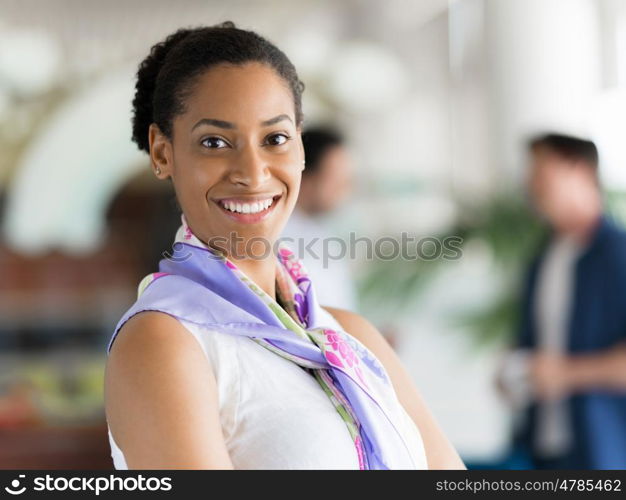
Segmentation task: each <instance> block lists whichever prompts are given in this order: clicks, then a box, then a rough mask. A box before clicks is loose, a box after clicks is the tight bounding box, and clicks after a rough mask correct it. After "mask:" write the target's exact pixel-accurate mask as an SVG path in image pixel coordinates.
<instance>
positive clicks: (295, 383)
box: [108, 310, 428, 470]
mask: <svg viewBox="0 0 626 500" xmlns="http://www.w3.org/2000/svg"><path fill="white" fill-rule="evenodd" d="M322 312H323V314H326V315H327V317H328V321H329V322H331V323H332V325H334V327H336V328H340V325H339V324H338V323H337V322H336V320H335V319H334V318H333V317H332V316H331V315H330V313H328V311H326V310H322ZM181 323H182V324H183V325H184V326H185V327H186V328H187V329H188V330H189V331H190V332H191V333H192V334H193V336H194V337H195V338H196V339H197V340H198V342H199V343H200V345H201V346H202V349H203V351H204V353H205V354H206V357H207V360H208V362H209V363H210V365H211V368H212V369H213V372H214V374H215V379H216V381H217V389H218V399H219V414H220V422H221V424H222V429H223V434H224V438H225V442H226V447H227V449H228V453H229V455H230V458H231V461H232V463H233V466H234V467H235V469H358V468H359V461H358V457H357V452H356V448H355V446H354V443H353V442H352V440H351V438H350V434H349V432H348V429H347V427H346V424H345V422H344V421H343V420H342V418H341V416H340V415H339V413H338V412H337V410H336V409H335V407H334V406H333V404H332V403H331V401H330V399H329V398H328V396H327V395H326V394H325V393H324V391H323V390H322V388H321V386H320V385H319V383H318V382H317V381H316V380H315V378H313V377H312V376H311V375H310V374H309V373H307V372H306V371H305V370H303V369H302V368H301V367H300V366H298V365H297V364H295V363H294V362H292V361H289V360H287V359H285V358H282V357H281V356H279V355H278V354H275V353H273V352H271V351H269V350H268V349H266V348H265V347H263V346H261V345H259V344H257V343H256V342H255V341H254V340H252V339H251V338H248V337H245V336H238V335H229V334H226V333H221V332H216V331H213V330H209V329H207V328H204V327H201V326H198V325H196V324H194V323H189V322H187V321H184V320H181ZM403 414H404V416H405V420H404V428H403V429H401V432H402V433H403V434H404V436H405V438H406V439H407V442H408V445H409V448H410V450H411V454H412V456H413V460H414V462H415V464H416V468H418V469H427V468H428V465H427V462H426V455H425V452H424V446H423V443H422V439H421V436H420V433H419V430H418V428H417V426H416V425H415V424H414V422H413V420H412V419H411V418H410V417H409V415H408V414H407V413H406V411H404V412H403ZM108 435H109V443H110V445H111V457H112V458H113V465H114V467H115V469H118V470H120V469H128V466H127V464H126V460H125V459H124V453H123V452H122V450H121V449H120V448H119V447H118V446H117V444H116V442H115V440H114V439H113V435H112V434H111V430H110V428H109V430H108Z"/></svg>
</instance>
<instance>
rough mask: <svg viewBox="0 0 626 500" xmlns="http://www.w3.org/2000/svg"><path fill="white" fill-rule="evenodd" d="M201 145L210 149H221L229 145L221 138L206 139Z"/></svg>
mask: <svg viewBox="0 0 626 500" xmlns="http://www.w3.org/2000/svg"><path fill="white" fill-rule="evenodd" d="M201 144H202V145H203V146H204V147H206V148H209V149H220V148H224V147H226V146H227V145H228V143H227V142H226V141H225V140H224V139H221V138H219V137H207V138H206V139H202V142H201Z"/></svg>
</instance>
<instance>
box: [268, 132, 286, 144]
mask: <svg viewBox="0 0 626 500" xmlns="http://www.w3.org/2000/svg"><path fill="white" fill-rule="evenodd" d="M289 139H290V137H289V136H288V135H286V134H272V135H270V136H269V137H268V139H267V142H268V144H269V145H270V146H280V145H281V144H285V143H286V142H287V141H288V140H289Z"/></svg>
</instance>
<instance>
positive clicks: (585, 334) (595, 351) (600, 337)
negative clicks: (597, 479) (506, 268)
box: [501, 134, 626, 469]
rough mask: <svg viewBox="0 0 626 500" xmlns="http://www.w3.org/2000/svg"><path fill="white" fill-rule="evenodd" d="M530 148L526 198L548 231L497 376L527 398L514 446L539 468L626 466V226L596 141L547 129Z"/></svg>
mask: <svg viewBox="0 0 626 500" xmlns="http://www.w3.org/2000/svg"><path fill="white" fill-rule="evenodd" d="M529 149H530V156H531V168H530V176H529V190H530V194H531V197H532V201H533V204H534V206H535V208H536V209H537V211H538V212H539V214H540V215H541V216H542V217H543V218H544V219H545V220H546V221H547V223H548V224H549V226H550V229H551V231H550V236H549V238H548V240H547V241H546V242H545V243H544V245H543V247H542V248H541V251H540V252H539V254H538V255H537V257H536V258H535V259H534V260H533V262H532V263H531V265H530V267H529V269H528V274H527V279H526V286H525V291H524V297H523V305H522V314H521V328H520V332H519V338H518V342H517V346H516V349H515V351H514V352H513V354H512V355H511V356H510V357H509V358H508V360H507V362H506V364H505V368H504V371H503V377H502V379H501V381H502V382H503V383H502V387H504V388H505V389H507V387H508V390H507V391H506V392H507V393H508V394H509V396H514V395H516V396H517V397H518V399H517V401H518V402H519V396H520V395H522V396H524V395H525V398H526V403H527V406H526V410H525V412H524V417H525V418H523V420H522V421H521V422H520V423H521V425H519V426H518V428H517V430H516V435H515V442H516V444H517V445H518V446H521V447H523V448H525V449H527V450H528V451H529V452H530V456H531V459H532V462H533V466H534V467H535V468H541V469H545V468H558V469H624V468H626V343H625V342H626V232H625V231H624V230H623V229H622V228H620V227H619V226H618V225H617V224H616V223H615V222H614V221H613V220H611V218H610V217H609V216H607V215H606V214H605V213H604V208H603V202H602V196H601V191H600V187H599V182H598V152H597V149H596V146H595V145H594V144H593V143H592V142H590V141H586V140H583V139H578V138H575V137H569V136H564V135H557V134H548V135H543V136H540V137H537V138H535V139H533V140H532V141H531V142H530V147H529ZM507 381H508V383H507ZM524 387H525V388H526V390H523V389H524Z"/></svg>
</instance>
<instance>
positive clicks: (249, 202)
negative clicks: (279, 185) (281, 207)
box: [212, 194, 282, 224]
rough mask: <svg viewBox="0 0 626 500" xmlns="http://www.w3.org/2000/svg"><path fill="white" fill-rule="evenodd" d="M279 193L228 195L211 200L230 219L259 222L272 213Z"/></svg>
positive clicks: (279, 196)
mask: <svg viewBox="0 0 626 500" xmlns="http://www.w3.org/2000/svg"><path fill="white" fill-rule="evenodd" d="M281 198H282V195H281V194H276V195H257V196H254V197H228V198H219V199H214V200H212V201H213V202H214V203H215V204H216V205H217V206H218V207H219V209H220V211H221V212H222V213H223V214H224V215H225V216H226V217H229V218H230V219H231V220H234V221H236V222H239V223H242V224H254V223H257V222H261V221H263V220H265V219H267V218H268V217H270V216H271V214H272V213H274V210H275V208H276V205H277V204H278V203H279V202H280V199H281Z"/></svg>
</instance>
